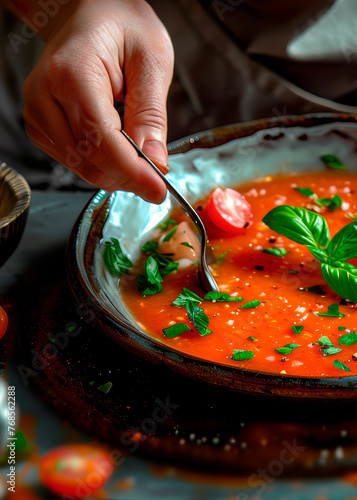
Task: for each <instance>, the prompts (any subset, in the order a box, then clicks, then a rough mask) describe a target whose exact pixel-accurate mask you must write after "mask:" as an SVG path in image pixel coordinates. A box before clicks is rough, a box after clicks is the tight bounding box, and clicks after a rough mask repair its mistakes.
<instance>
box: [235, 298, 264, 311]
mask: <svg viewBox="0 0 357 500" xmlns="http://www.w3.org/2000/svg"><path fill="white" fill-rule="evenodd" d="M261 303H262V302H261V300H251V301H250V302H247V303H246V304H243V305H242V306H241V307H240V309H254V308H255V307H258V306H259V304H261Z"/></svg>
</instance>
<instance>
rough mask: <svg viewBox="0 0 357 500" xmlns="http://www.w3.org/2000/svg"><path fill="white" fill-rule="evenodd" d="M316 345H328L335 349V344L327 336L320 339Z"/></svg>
mask: <svg viewBox="0 0 357 500" xmlns="http://www.w3.org/2000/svg"><path fill="white" fill-rule="evenodd" d="M315 344H319V345H322V346H324V345H328V346H329V347H333V343H332V342H331V340H330V339H329V338H328V337H326V335H323V336H322V337H320V338H319V340H318V341H317V342H315Z"/></svg>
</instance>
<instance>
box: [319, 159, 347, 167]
mask: <svg viewBox="0 0 357 500" xmlns="http://www.w3.org/2000/svg"><path fill="white" fill-rule="evenodd" d="M320 158H321V160H322V161H323V162H324V164H325V165H326V166H327V167H330V168H337V169H338V170H347V167H346V166H345V165H343V164H342V162H341V161H340V160H339V159H338V158H337V157H336V156H334V155H322V156H320Z"/></svg>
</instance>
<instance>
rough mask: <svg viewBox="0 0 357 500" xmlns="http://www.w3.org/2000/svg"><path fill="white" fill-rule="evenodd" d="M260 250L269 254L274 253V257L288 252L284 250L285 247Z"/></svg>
mask: <svg viewBox="0 0 357 500" xmlns="http://www.w3.org/2000/svg"><path fill="white" fill-rule="evenodd" d="M262 252H263V253H267V254H269V255H275V257H284V255H287V254H288V251H287V250H285V248H280V247H272V248H264V249H263V250H262Z"/></svg>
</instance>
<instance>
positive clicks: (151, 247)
mask: <svg viewBox="0 0 357 500" xmlns="http://www.w3.org/2000/svg"><path fill="white" fill-rule="evenodd" d="M158 246H159V244H158V242H157V241H147V242H146V243H145V245H143V246H142V247H141V251H142V252H144V253H150V252H156V250H157V247H158Z"/></svg>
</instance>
